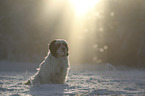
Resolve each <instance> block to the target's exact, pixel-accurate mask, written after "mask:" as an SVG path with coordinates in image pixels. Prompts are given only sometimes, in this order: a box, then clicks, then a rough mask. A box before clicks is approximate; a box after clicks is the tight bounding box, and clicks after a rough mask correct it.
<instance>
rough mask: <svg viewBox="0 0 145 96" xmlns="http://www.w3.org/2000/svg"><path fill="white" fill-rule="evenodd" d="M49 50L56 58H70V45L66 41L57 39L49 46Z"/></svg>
mask: <svg viewBox="0 0 145 96" xmlns="http://www.w3.org/2000/svg"><path fill="white" fill-rule="evenodd" d="M49 50H50V52H51V54H52V55H53V56H54V57H64V56H68V55H69V54H68V44H67V42H66V41H65V40H62V39H56V40H53V41H52V42H51V43H50V45H49Z"/></svg>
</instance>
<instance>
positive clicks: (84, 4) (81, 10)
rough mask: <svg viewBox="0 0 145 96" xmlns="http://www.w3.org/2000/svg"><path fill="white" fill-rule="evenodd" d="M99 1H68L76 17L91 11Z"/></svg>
mask: <svg viewBox="0 0 145 96" xmlns="http://www.w3.org/2000/svg"><path fill="white" fill-rule="evenodd" d="M99 1H100V0H70V3H71V4H72V6H73V7H74V9H75V12H76V15H77V16H82V15H84V14H85V13H86V12H88V11H90V10H92V9H93V8H94V7H95V5H96V4H97V3H98V2H99Z"/></svg>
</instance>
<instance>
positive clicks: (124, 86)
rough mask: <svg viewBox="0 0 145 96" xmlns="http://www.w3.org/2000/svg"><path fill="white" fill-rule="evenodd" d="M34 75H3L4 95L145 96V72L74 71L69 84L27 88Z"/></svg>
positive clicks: (1, 95) (1, 92) (0, 91)
mask: <svg viewBox="0 0 145 96" xmlns="http://www.w3.org/2000/svg"><path fill="white" fill-rule="evenodd" d="M106 66H108V65H106ZM106 66H105V65H104V68H105V67H106ZM110 66H111V67H112V66H113V65H109V67H110ZM114 68H115V67H113V69H114ZM105 69H106V68H105ZM34 73H35V72H31V71H30V72H28V71H26V72H19V71H16V72H12V71H9V72H0V96H81V95H83V96H95V95H100V96H110V95H111V96H112V95H113V96H118V95H122V96H136V95H137V96H143V95H145V75H144V74H145V70H123V71H121V70H117V69H116V70H110V69H106V70H87V71H85V70H70V72H69V76H68V78H67V82H66V83H65V84H43V85H35V86H28V85H23V82H24V81H26V80H27V79H28V78H29V77H30V76H32V75H34Z"/></svg>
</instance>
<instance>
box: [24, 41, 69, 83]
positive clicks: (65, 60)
mask: <svg viewBox="0 0 145 96" xmlns="http://www.w3.org/2000/svg"><path fill="white" fill-rule="evenodd" d="M68 51H69V48H68V44H67V41H66V40H63V39H56V40H53V41H52V42H51V43H50V45H49V50H48V54H47V56H46V57H45V59H44V61H43V62H42V63H41V64H40V65H39V68H38V69H37V70H38V71H37V73H36V74H35V75H34V76H33V77H32V78H30V79H29V80H27V81H26V82H25V83H24V84H25V85H35V84H64V82H65V81H66V77H67V75H68V72H69V66H70V64H69V56H68V55H69V53H68Z"/></svg>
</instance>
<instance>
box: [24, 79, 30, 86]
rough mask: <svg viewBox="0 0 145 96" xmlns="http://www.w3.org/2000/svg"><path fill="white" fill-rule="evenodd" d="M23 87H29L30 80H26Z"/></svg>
mask: <svg viewBox="0 0 145 96" xmlns="http://www.w3.org/2000/svg"><path fill="white" fill-rule="evenodd" d="M23 84H24V85H31V80H27V81H26V82H24V83H23Z"/></svg>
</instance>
